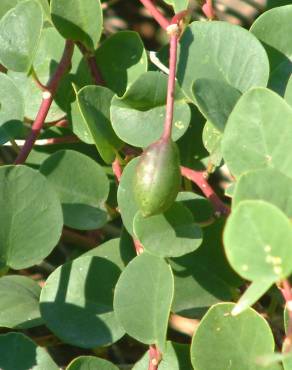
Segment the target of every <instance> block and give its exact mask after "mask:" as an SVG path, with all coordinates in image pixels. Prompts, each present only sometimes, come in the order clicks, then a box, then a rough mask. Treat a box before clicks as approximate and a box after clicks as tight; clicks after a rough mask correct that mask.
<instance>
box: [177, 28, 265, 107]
mask: <svg viewBox="0 0 292 370" xmlns="http://www.w3.org/2000/svg"><path fill="white" fill-rule="evenodd" d="M268 77H269V61H268V58H267V55H266V53H265V50H264V48H263V46H262V45H261V44H260V42H259V41H258V40H257V39H256V38H255V37H254V36H253V35H252V34H251V33H249V32H248V31H246V30H245V29H243V28H241V27H239V26H235V25H232V24H229V23H227V22H217V21H213V22H193V23H192V24H191V25H190V26H189V27H187V28H186V30H185V32H184V33H183V35H182V37H181V40H180V53H179V62H178V70H177V79H178V82H179V84H180V86H181V87H182V89H183V91H184V93H185V94H186V95H187V96H188V98H189V99H191V100H192V101H195V98H194V95H193V92H192V88H193V84H194V82H196V81H197V80H198V79H201V78H208V79H212V80H218V81H223V82H225V83H228V84H229V85H230V86H231V87H233V88H235V89H237V90H238V91H239V92H241V93H243V92H244V91H247V90H248V89H250V88H251V87H253V86H266V84H267V81H268Z"/></svg>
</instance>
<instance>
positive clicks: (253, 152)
mask: <svg viewBox="0 0 292 370" xmlns="http://www.w3.org/2000/svg"><path fill="white" fill-rule="evenodd" d="M279 117H281V119H280V120H279ZM291 120H292V108H291V107H290V106H289V105H288V104H287V103H286V102H285V101H284V99H282V98H281V97H280V96H279V95H278V94H276V93H274V92H272V91H271V90H268V89H264V88H255V89H252V90H250V91H248V92H247V93H245V94H243V95H242V97H241V98H240V99H239V101H238V103H237V104H236V106H235V108H234V110H233V111H232V113H231V115H230V117H229V119H228V122H227V125H226V128H225V131H224V136H223V140H222V150H223V157H224V159H225V161H226V164H227V166H228V168H229V170H230V171H231V172H232V174H233V175H234V176H239V175H241V174H242V173H243V172H246V171H249V170H253V169H259V168H267V167H272V168H276V169H278V170H279V171H281V172H283V173H284V174H286V175H287V176H289V177H292V152H291V142H292V125H291Z"/></svg>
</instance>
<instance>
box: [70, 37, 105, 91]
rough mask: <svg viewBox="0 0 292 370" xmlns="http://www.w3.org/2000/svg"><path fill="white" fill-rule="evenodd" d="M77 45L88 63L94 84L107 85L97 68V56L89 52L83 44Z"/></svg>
mask: <svg viewBox="0 0 292 370" xmlns="http://www.w3.org/2000/svg"><path fill="white" fill-rule="evenodd" d="M76 44H77V46H78V48H79V49H80V51H81V53H82V54H83V55H84V58H85V59H86V61H87V64H88V67H89V70H90V73H91V77H92V79H93V82H94V83H95V84H96V85H104V84H105V83H104V80H103V78H102V75H101V72H100V70H99V68H98V66H97V63H96V59H95V56H94V55H92V53H91V52H90V51H88V50H87V49H86V47H85V46H84V45H83V44H81V42H77V43H76Z"/></svg>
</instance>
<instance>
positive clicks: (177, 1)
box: [164, 0, 189, 13]
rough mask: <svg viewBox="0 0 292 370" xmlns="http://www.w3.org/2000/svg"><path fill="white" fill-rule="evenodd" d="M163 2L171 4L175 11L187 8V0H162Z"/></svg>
mask: <svg viewBox="0 0 292 370" xmlns="http://www.w3.org/2000/svg"><path fill="white" fill-rule="evenodd" d="M164 2H165V3H167V4H169V5H172V6H173V9H174V11H175V13H179V12H181V11H183V10H185V9H187V7H188V5H189V0H164Z"/></svg>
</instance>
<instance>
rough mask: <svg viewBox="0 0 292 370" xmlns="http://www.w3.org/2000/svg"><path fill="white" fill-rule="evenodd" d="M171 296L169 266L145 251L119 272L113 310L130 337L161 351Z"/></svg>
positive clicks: (163, 346) (171, 283)
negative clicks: (155, 346) (154, 345)
mask: <svg viewBox="0 0 292 370" xmlns="http://www.w3.org/2000/svg"><path fill="white" fill-rule="evenodd" d="M172 298H173V277H172V273H171V269H170V267H169V265H168V264H167V263H166V262H165V261H164V260H163V259H162V258H158V257H155V256H151V255H149V254H147V253H146V252H144V253H142V255H140V256H138V257H136V258H134V259H133V260H132V261H131V262H130V263H129V264H128V265H127V267H126V268H125V270H124V271H123V272H122V274H121V276H120V278H119V281H118V283H117V285H116V288H115V296H114V311H115V313H116V315H117V317H118V320H119V322H120V323H121V325H122V326H123V328H124V329H125V331H126V332H127V333H128V334H129V335H130V336H131V337H133V338H135V339H137V340H139V341H140V342H142V343H145V344H156V345H158V347H159V349H160V350H161V351H162V352H164V351H165V344H166V331H167V326H168V317H169V313H170V306H171V301H172ZM161 302H163V304H161Z"/></svg>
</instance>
